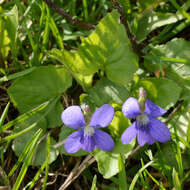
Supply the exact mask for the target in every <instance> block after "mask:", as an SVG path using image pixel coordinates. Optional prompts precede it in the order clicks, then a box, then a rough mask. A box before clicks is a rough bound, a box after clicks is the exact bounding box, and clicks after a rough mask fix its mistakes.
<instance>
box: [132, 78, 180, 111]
mask: <svg viewBox="0 0 190 190" xmlns="http://www.w3.org/2000/svg"><path fill="white" fill-rule="evenodd" d="M140 87H143V88H144V89H145V90H146V92H147V97H148V99H150V100H152V101H153V102H154V103H155V104H158V105H159V106H161V107H162V108H165V109H168V108H170V107H171V106H174V105H175V103H176V102H177V101H178V99H179V97H180V93H181V90H182V89H181V88H180V87H179V86H178V85H177V84H176V83H175V82H173V81H172V80H169V79H165V78H147V79H144V80H140V81H139V82H138V83H137V84H136V85H135V87H134V89H133V92H132V96H135V97H138V91H139V88H140Z"/></svg>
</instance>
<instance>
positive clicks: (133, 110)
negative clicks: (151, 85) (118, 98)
mask: <svg viewBox="0 0 190 190" xmlns="http://www.w3.org/2000/svg"><path fill="white" fill-rule="evenodd" d="M122 112H123V114H124V115H125V117H128V118H136V117H137V116H138V115H140V114H141V111H140V107H139V103H138V100H137V99H136V98H133V97H130V98H128V99H127V100H126V101H125V102H124V104H123V106H122Z"/></svg>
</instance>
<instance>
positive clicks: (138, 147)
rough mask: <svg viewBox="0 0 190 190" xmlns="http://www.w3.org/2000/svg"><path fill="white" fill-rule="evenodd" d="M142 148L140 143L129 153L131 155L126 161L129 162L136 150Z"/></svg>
mask: <svg viewBox="0 0 190 190" xmlns="http://www.w3.org/2000/svg"><path fill="white" fill-rule="evenodd" d="M140 148H141V146H140V145H138V146H137V147H136V148H135V149H134V150H133V151H132V152H131V153H130V154H129V156H128V157H127V159H126V162H129V161H130V159H131V158H132V157H133V156H134V154H135V153H136V152H138V151H139V149H140Z"/></svg>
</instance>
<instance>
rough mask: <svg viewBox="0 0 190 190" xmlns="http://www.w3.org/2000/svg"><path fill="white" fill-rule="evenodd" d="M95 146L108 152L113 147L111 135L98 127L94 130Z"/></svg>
mask: <svg viewBox="0 0 190 190" xmlns="http://www.w3.org/2000/svg"><path fill="white" fill-rule="evenodd" d="M94 136H95V141H96V146H97V147H98V148H100V149H101V150H103V151H105V152H109V151H111V150H112V149H113V148H114V141H113V139H112V138H111V136H110V135H109V134H108V133H106V132H104V131H102V130H99V129H96V131H95V134H94Z"/></svg>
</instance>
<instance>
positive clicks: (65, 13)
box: [44, 0, 95, 30]
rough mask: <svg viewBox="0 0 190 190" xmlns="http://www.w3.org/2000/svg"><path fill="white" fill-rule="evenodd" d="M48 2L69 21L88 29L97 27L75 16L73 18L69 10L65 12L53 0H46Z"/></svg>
mask: <svg viewBox="0 0 190 190" xmlns="http://www.w3.org/2000/svg"><path fill="white" fill-rule="evenodd" d="M44 1H45V2H46V4H47V5H48V6H49V7H51V8H52V9H54V10H55V11H56V12H57V13H59V14H60V15H62V16H63V17H64V18H65V19H66V20H67V21H69V22H71V23H72V24H73V25H76V26H79V27H81V28H83V29H86V30H91V29H95V26H94V25H92V24H87V23H85V22H82V21H80V20H77V19H75V18H73V16H72V15H70V14H68V13H67V12H65V11H64V10H63V9H61V8H60V7H59V6H58V5H57V4H55V3H53V2H52V1H51V0H44Z"/></svg>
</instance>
